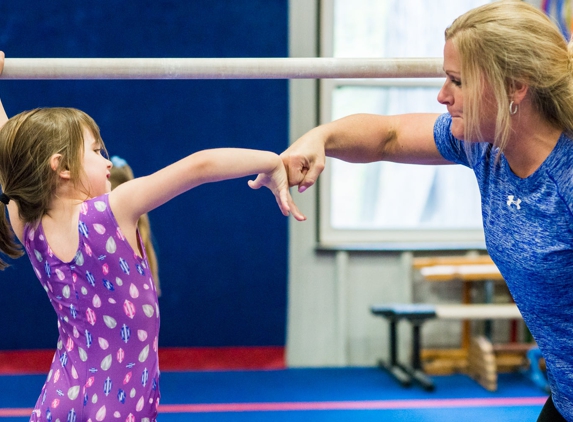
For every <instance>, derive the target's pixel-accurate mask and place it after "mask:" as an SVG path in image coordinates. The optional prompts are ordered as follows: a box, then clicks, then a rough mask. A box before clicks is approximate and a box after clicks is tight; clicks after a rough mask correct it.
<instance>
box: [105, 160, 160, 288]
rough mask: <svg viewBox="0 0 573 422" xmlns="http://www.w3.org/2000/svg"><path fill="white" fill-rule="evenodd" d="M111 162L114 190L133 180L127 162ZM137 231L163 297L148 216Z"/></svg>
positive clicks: (143, 218) (144, 215)
mask: <svg viewBox="0 0 573 422" xmlns="http://www.w3.org/2000/svg"><path fill="white" fill-rule="evenodd" d="M110 160H111V162H112V164H113V167H112V168H111V172H110V176H109V181H110V182H111V189H112V190H113V189H115V188H116V187H118V186H119V185H121V184H122V183H125V182H128V181H130V180H133V178H134V175H133V170H132V169H131V167H130V166H129V164H127V161H125V160H124V159H123V158H120V157H118V156H115V155H114V156H113V157H111V158H110ZM137 229H138V230H139V235H140V236H141V239H142V240H143V246H144V247H145V252H146V253H147V261H148V262H149V269H150V270H151V275H152V276H153V281H154V282H155V289H156V290H157V296H161V288H160V283H159V265H158V263H157V254H156V253H155V248H154V246H153V236H152V234H151V225H150V224H149V217H148V215H147V214H143V215H142V216H141V217H140V218H139V221H138V222H137Z"/></svg>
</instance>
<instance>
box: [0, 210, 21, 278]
mask: <svg viewBox="0 0 573 422" xmlns="http://www.w3.org/2000/svg"><path fill="white" fill-rule="evenodd" d="M6 208H7V207H6V204H5V203H4V202H3V201H0V252H2V253H3V254H5V255H7V256H9V257H10V258H19V257H21V256H22V255H23V253H24V252H23V251H22V248H21V247H20V246H19V244H18V243H16V241H15V238H14V233H13V232H12V229H11V228H10V224H9V223H8V217H7V215H6ZM7 266H8V265H7V264H6V262H5V261H3V260H2V259H1V258H0V270H3V269H4V268H6V267H7Z"/></svg>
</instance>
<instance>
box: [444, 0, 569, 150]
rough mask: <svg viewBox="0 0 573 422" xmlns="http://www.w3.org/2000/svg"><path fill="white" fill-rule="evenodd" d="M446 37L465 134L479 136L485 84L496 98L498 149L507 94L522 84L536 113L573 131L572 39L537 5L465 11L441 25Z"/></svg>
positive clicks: (503, 140) (517, 1) (503, 138)
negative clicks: (457, 65) (456, 63)
mask: <svg viewBox="0 0 573 422" xmlns="http://www.w3.org/2000/svg"><path fill="white" fill-rule="evenodd" d="M445 38H446V41H448V40H450V41H451V42H452V43H453V45H454V46H455V48H456V50H457V51H458V54H459V56H460V59H461V76H462V89H463V90H464V91H463V92H464V105H465V107H464V116H465V117H466V125H465V129H464V130H465V133H464V136H465V139H472V138H474V139H475V138H477V140H479V141H484V139H483V135H482V133H481V131H480V126H479V125H480V115H481V113H482V111H483V110H481V109H480V105H481V104H480V103H481V95H482V92H483V90H484V87H486V85H490V86H491V88H492V89H493V92H494V95H495V101H496V103H497V117H496V126H495V139H494V142H495V145H496V146H498V147H499V148H500V151H503V149H504V148H505V146H506V145H507V142H508V140H509V137H510V133H511V125H510V121H511V114H510V110H509V105H510V101H511V98H510V95H511V91H512V89H513V88H514V86H515V84H516V83H523V84H525V85H527V86H528V87H529V88H528V95H529V96H530V98H531V101H532V103H533V105H534V107H535V108H536V109H537V110H538V112H539V113H540V114H541V115H542V116H543V117H544V118H545V119H546V120H547V121H548V122H550V123H551V124H552V125H554V126H555V127H557V128H559V129H561V130H563V131H565V132H566V133H568V134H572V133H573V78H572V65H571V50H572V49H573V46H572V44H571V43H570V44H569V45H568V44H567V42H566V41H565V39H564V37H563V35H562V34H561V32H560V31H559V29H558V28H557V26H556V25H555V24H554V23H553V22H552V21H551V20H550V19H549V18H548V17H547V16H546V15H545V14H544V13H543V12H542V11H541V10H539V9H537V8H535V7H534V6H531V5H529V4H527V3H526V2H524V1H521V0H502V1H496V2H493V3H489V4H486V5H484V6H481V7H478V8H475V9H472V10H470V11H469V12H467V13H465V14H463V15H461V16H460V17H458V18H457V19H456V20H455V21H454V22H453V23H452V25H451V26H450V27H449V28H447V29H446V32H445Z"/></svg>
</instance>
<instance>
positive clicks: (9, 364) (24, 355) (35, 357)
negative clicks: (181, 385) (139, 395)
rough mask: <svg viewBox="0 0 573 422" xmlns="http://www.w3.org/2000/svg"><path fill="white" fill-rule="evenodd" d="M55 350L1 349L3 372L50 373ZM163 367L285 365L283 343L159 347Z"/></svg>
mask: <svg viewBox="0 0 573 422" xmlns="http://www.w3.org/2000/svg"><path fill="white" fill-rule="evenodd" d="M53 356H54V351H53V350H17V351H1V352H0V374H4V375H6V374H47V373H48V370H49V369H50V364H51V363H52V358H53ZM159 366H160V368H161V370H162V371H200V370H212V371H213V370H221V371H223V370H240V369H284V368H285V350H284V347H273V346H268V347H200V348H199V347H198V348H160V349H159Z"/></svg>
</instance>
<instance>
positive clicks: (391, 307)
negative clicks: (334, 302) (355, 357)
mask: <svg viewBox="0 0 573 422" xmlns="http://www.w3.org/2000/svg"><path fill="white" fill-rule="evenodd" d="M370 311H371V312H372V314H374V315H376V316H380V317H383V318H385V319H386V320H388V322H389V361H388V362H384V361H382V360H381V361H379V365H380V367H382V368H383V369H385V370H387V371H388V372H389V373H390V374H391V375H392V376H393V377H394V378H395V379H396V380H397V381H398V382H400V384H402V385H403V386H410V385H411V384H412V382H417V383H418V384H420V385H421V386H422V387H423V388H424V389H426V390H428V391H431V390H433V389H434V383H433V382H432V380H431V379H430V378H429V377H428V376H427V375H426V374H425V373H424V370H423V368H422V364H421V360H420V350H421V338H420V337H421V327H422V325H423V323H424V322H426V321H427V320H429V319H434V318H439V319H444V320H493V319H518V318H521V314H520V312H519V310H518V309H517V306H516V305H515V304H500V305H498V304H461V305H457V304H456V305H430V304H384V305H373V306H372V307H371V308H370ZM400 320H406V321H409V322H410V324H411V326H412V350H411V362H410V365H405V364H402V363H400V362H399V361H398V358H397V347H398V331H397V324H398V322H399V321H400ZM481 344H483V342H481ZM478 349H479V347H478V348H477V349H476V350H474V351H473V352H472V353H473V354H472V355H471V356H472V359H471V360H468V365H470V361H471V365H472V366H476V368H477V367H479V368H477V369H476V370H475V371H474V370H469V371H468V372H469V374H470V376H472V374H473V376H474V377H475V378H476V380H477V381H478V382H480V380H481V379H486V378H487V380H488V382H487V383H486V384H484V383H482V385H484V387H486V385H487V387H486V388H488V389H491V388H492V387H493V388H496V386H497V384H496V383H497V366H495V365H492V364H491V362H489V361H491V358H487V357H483V359H481V360H480V359H478V358H477V356H478V354H479V353H480V352H479V350H478ZM486 350H487V352H486ZM481 353H482V355H484V354H487V353H489V355H488V356H492V355H493V349H492V350H489V349H487V347H486V348H484V351H483V352H481ZM484 356H485V355H484ZM488 359H489V361H488V363H487V364H483V363H482V361H486V360H488ZM494 363H495V358H494ZM484 367H485V368H486V369H485V371H486V372H487V373H485V372H484V370H483V368H484ZM492 373H494V374H495V377H494V378H495V379H494V380H493V382H492V375H491V374H492ZM476 374H477V375H479V376H477V375H476ZM484 374H485V375H484ZM480 383H481V382H480Z"/></svg>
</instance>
